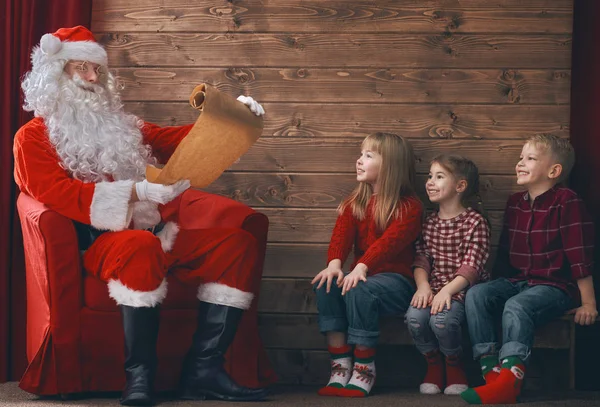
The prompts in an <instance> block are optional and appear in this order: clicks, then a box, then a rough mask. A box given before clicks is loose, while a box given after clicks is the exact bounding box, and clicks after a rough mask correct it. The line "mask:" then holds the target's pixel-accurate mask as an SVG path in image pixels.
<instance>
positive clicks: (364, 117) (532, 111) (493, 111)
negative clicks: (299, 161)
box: [125, 88, 569, 140]
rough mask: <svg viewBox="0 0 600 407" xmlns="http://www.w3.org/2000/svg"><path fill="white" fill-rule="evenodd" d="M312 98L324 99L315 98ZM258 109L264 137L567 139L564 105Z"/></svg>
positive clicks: (170, 108) (174, 112)
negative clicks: (378, 134)
mask: <svg viewBox="0 0 600 407" xmlns="http://www.w3.org/2000/svg"><path fill="white" fill-rule="evenodd" d="M142 89H143V88H142ZM140 90H141V89H140ZM232 93H233V91H232ZM315 97H318V98H319V99H321V98H322V97H323V96H322V95H321V92H319V94H318V95H315ZM311 101H314V98H311ZM262 105H263V107H264V108H265V110H266V112H267V116H266V117H265V129H264V136H263V137H271V136H272V137H315V138H328V137H334V138H354V137H356V138H359V139H361V140H362V139H363V138H364V137H366V136H367V135H368V134H369V133H372V132H375V131H383V132H396V133H399V134H402V135H403V136H404V137H408V138H411V139H412V138H423V139H473V140H489V139H519V140H523V139H525V138H527V137H529V136H530V135H531V134H534V133H553V134H556V135H559V136H563V137H566V136H568V135H569V106H568V105H527V106H523V105H507V106H496V105H494V106H490V105H452V104H426V105H423V104H402V105H400V104H364V103H362V104H359V103H349V104H344V105H343V106H340V105H339V104H336V105H333V104H327V103H320V102H317V103H298V102H290V103H281V102H279V103H277V102H274V103H271V102H267V103H263V104H262ZM125 108H126V109H127V110H128V111H130V112H131V113H133V114H136V115H138V116H140V117H143V118H144V119H145V120H147V121H150V122H153V123H156V124H160V125H164V126H176V125H180V124H187V123H190V122H193V121H194V120H196V118H197V116H198V111H197V110H194V109H192V108H191V107H190V106H189V105H188V104H187V103H186V102H172V103H171V102H126V103H125Z"/></svg>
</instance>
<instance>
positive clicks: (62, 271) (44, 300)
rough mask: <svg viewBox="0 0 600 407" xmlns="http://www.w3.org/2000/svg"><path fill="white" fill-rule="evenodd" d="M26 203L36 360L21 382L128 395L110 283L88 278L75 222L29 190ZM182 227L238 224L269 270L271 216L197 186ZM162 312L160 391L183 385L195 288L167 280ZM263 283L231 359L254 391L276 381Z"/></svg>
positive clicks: (188, 196)
mask: <svg viewBox="0 0 600 407" xmlns="http://www.w3.org/2000/svg"><path fill="white" fill-rule="evenodd" d="M17 208H18V211H19V217H20V220H21V225H22V229H23V240H24V248H25V262H26V278H27V358H28V361H29V366H28V368H27V370H26V372H25V374H24V375H23V377H22V379H21V382H20V384H19V386H20V387H21V388H22V389H23V390H26V391H28V392H31V393H35V394H39V395H53V394H68V393H79V392H91V391H119V390H121V389H122V388H123V386H124V385H125V374H124V371H123V360H124V351H123V327H122V323H121V316H120V313H119V311H118V308H117V305H116V304H115V302H114V301H113V300H112V299H111V298H109V296H108V289H107V286H106V284H104V283H102V282H101V281H100V280H97V279H95V278H93V277H89V276H87V275H86V274H85V273H84V272H83V271H82V269H81V256H80V252H79V247H78V244H77V235H76V233H75V228H74V226H73V223H72V222H71V221H70V220H69V219H67V218H65V217H63V216H61V215H59V214H58V213H56V212H54V211H52V210H50V209H49V208H47V207H46V206H44V205H42V204H41V203H39V202H37V201H36V200H34V199H33V198H31V197H29V196H27V195H25V194H21V195H20V196H19V198H18V200H17ZM178 213H179V218H178V224H179V226H180V228H182V229H186V228H194V229H196V228H210V227H229V228H231V227H238V228H242V229H244V230H246V231H248V232H250V233H252V234H253V235H254V236H255V237H256V239H257V241H258V243H259V250H260V252H259V256H258V258H259V261H258V262H257V265H256V267H257V275H262V267H263V262H264V255H265V248H266V239H267V230H268V219H267V217H266V216H265V215H263V214H261V213H258V212H255V211H254V210H252V209H251V208H249V207H248V206H246V205H243V204H241V203H239V202H236V201H233V200H231V199H228V198H224V197H221V196H218V195H213V194H208V193H205V192H200V191H195V190H188V191H186V192H185V193H184V194H183V196H182V199H181V204H180V206H179V212H178ZM168 282H169V291H168V294H167V297H166V299H165V301H164V302H163V304H162V308H161V324H160V332H159V337H158V349H157V353H158V360H159V362H158V370H157V377H156V385H155V386H156V390H158V391H160V390H171V389H175V388H176V385H177V382H178V380H179V374H180V369H181V365H182V362H183V358H184V355H185V353H186V352H187V350H188V349H189V346H190V344H191V337H192V334H193V332H194V330H195V328H196V309H197V306H198V300H197V299H196V291H197V289H196V288H195V287H188V286H184V285H182V284H181V283H179V282H178V281H177V280H175V279H174V278H172V277H171V278H168ZM259 286H260V281H259V280H258V281H256V286H255V287H253V291H254V293H255V294H256V296H255V298H254V301H253V304H252V307H251V308H250V309H249V310H248V311H246V312H245V313H244V317H243V319H242V321H241V323H240V325H239V328H238V332H237V335H236V338H235V340H234V342H233V344H232V345H231V347H230V349H229V351H228V353H227V356H226V368H227V370H228V372H229V373H230V374H231V375H232V377H233V378H234V380H236V381H237V382H238V383H239V384H241V385H245V386H248V387H259V386H266V385H268V384H271V383H273V382H274V381H275V374H274V372H273V370H272V368H271V366H270V363H269V361H268V358H267V356H266V352H265V351H264V349H263V347H262V344H261V341H260V338H259V336H258V330H257V307H256V305H257V302H258V291H259Z"/></svg>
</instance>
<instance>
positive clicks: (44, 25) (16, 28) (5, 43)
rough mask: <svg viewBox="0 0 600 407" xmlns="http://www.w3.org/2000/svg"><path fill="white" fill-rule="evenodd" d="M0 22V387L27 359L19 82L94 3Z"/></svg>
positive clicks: (40, 5)
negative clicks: (17, 163) (37, 51)
mask: <svg viewBox="0 0 600 407" xmlns="http://www.w3.org/2000/svg"><path fill="white" fill-rule="evenodd" d="M1 7H2V8H1V9H0V23H1V24H2V30H3V35H2V36H1V37H0V38H2V39H1V40H0V61H2V62H1V63H0V69H1V72H0V78H1V79H0V80H1V81H2V82H1V83H2V87H1V88H0V89H1V91H0V98H1V103H0V106H2V109H0V114H1V119H0V262H1V263H0V383H2V382H5V381H8V380H18V379H19V378H20V377H21V375H22V374H23V371H24V370H25V367H26V363H27V361H26V358H25V269H24V261H23V246H22V241H21V231H20V229H19V221H18V218H17V216H16V211H15V198H16V192H17V191H16V186H15V184H14V181H13V157H12V143H13V136H14V134H15V132H16V131H17V130H18V128H19V127H20V126H21V125H23V124H24V123H25V122H27V120H29V119H30V118H31V116H30V115H29V114H28V113H26V112H24V111H23V109H22V105H23V101H22V94H21V91H20V78H21V77H22V76H23V74H24V73H25V72H27V71H28V70H29V69H30V67H31V66H30V61H29V58H30V55H31V50H32V48H33V46H34V45H36V44H37V43H39V41H40V38H41V36H42V35H43V34H45V33H48V32H54V31H56V30H57V29H58V28H61V27H69V26H74V25H84V26H87V27H89V25H90V22H91V15H92V14H91V13H92V1H91V0H3V4H2V6H1Z"/></svg>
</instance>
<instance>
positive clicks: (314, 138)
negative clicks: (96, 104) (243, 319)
mask: <svg viewBox="0 0 600 407" xmlns="http://www.w3.org/2000/svg"><path fill="white" fill-rule="evenodd" d="M572 11H573V1H572V0H493V1H492V0H381V1H367V0H328V1H322V0H277V1H276V0H262V1H258V0H212V1H210V0H197V1H187V0H169V1H166V0H95V1H94V2H93V22H92V29H93V31H94V32H95V34H96V35H97V38H98V40H99V41H100V42H101V43H102V44H103V45H104V46H105V47H106V49H107V51H108V55H109V61H110V64H111V68H113V69H114V70H115V71H116V73H117V75H118V76H119V77H120V79H121V81H122V84H123V89H122V95H123V99H124V101H125V104H126V108H127V109H128V110H129V111H131V112H133V113H135V114H137V115H139V116H140V117H142V118H144V119H145V120H148V121H153V122H156V123H159V124H162V125H177V124H184V123H189V122H191V121H193V120H195V118H196V112H195V111H194V110H193V109H191V108H190V107H189V106H188V104H187V99H188V96H189V93H190V92H191V90H192V89H193V87H194V86H195V85H196V84H198V83H199V82H207V83H211V84H213V85H215V86H217V87H218V88H219V89H220V90H221V91H223V92H227V93H229V94H231V95H233V96H238V95H239V94H249V95H251V96H253V97H254V98H255V99H256V100H258V101H259V102H261V103H262V104H263V106H264V107H265V110H266V112H267V114H266V116H265V131H264V134H263V137H262V138H261V139H260V140H259V141H258V143H257V144H256V145H255V146H254V147H253V148H252V149H251V150H250V151H249V153H248V154H247V155H245V156H244V157H243V158H242V159H241V161H240V162H239V163H238V164H235V165H234V166H233V167H232V168H231V170H230V171H228V172H226V173H225V174H223V176H222V177H220V178H219V180H217V181H216V182H215V183H214V185H212V186H211V187H210V188H209V190H210V191H212V192H215V193H219V194H223V195H226V196H229V197H232V198H234V199H236V200H239V201H241V202H244V203H246V204H248V205H250V206H252V207H254V208H256V209H257V210H259V211H261V212H264V213H265V214H267V215H268V216H269V219H270V222H271V226H270V232H269V244H268V250H267V259H266V264H265V270H264V275H265V277H264V282H263V286H262V293H261V300H260V310H261V317H260V323H261V332H262V334H263V336H264V339H265V343H266V344H267V346H268V348H269V352H270V354H271V356H272V359H273V362H274V364H275V365H276V368H277V370H278V372H279V373H280V375H281V377H282V379H283V380H284V381H286V382H294V383H315V382H322V381H323V380H324V376H323V371H325V375H326V371H327V369H328V362H327V359H326V355H325V353H324V352H323V349H324V341H323V340H322V338H320V337H318V335H317V336H315V335H314V332H316V329H317V328H316V322H315V321H316V320H315V310H316V308H315V300H314V296H313V295H312V292H311V290H310V285H309V279H310V278H311V277H312V276H314V274H315V273H316V272H318V271H319V270H320V269H321V268H322V267H323V266H324V262H325V252H326V248H327V242H328V239H329V236H330V233H331V229H332V226H333V223H334V221H335V208H336V206H337V205H338V204H339V202H340V200H341V199H342V198H343V197H344V196H346V195H347V194H348V193H349V192H350V191H351V190H352V188H353V187H354V186H355V175H354V162H355V159H356V157H357V154H358V150H359V148H358V147H359V145H360V142H361V140H362V139H363V138H364V137H365V136H366V135H368V134H369V133H371V132H375V131H389V132H395V133H399V134H402V135H404V136H406V137H408V138H410V140H411V142H412V143H413V144H414V146H415V150H416V153H417V157H418V172H419V185H420V192H421V197H422V198H423V199H424V200H425V201H426V197H425V196H424V191H423V187H422V185H423V182H424V179H425V174H426V172H427V171H428V165H429V164H428V163H429V160H430V159H431V158H432V157H433V156H434V155H435V154H438V153H440V152H442V151H452V152H458V153H462V154H465V155H468V156H470V157H471V158H472V159H473V160H474V161H475V162H476V163H477V164H478V165H479V167H480V171H481V173H482V183H481V184H482V188H483V191H482V195H483V198H484V201H485V204H486V206H487V209H488V211H489V215H490V218H491V220H492V224H493V226H494V232H495V233H494V241H496V240H497V237H498V225H499V222H500V220H501V217H502V209H503V207H504V202H505V200H506V198H507V196H508V195H509V194H510V193H512V192H514V191H517V190H518V188H517V186H516V185H515V182H514V175H513V168H514V164H515V162H516V160H517V158H518V154H519V152H520V149H521V146H522V143H523V140H524V139H525V138H526V137H528V136H529V135H531V134H534V133H554V134H557V135H560V136H565V137H568V134H569V90H570V82H571V81H570V72H571V71H570V58H571V39H572V35H571V33H572ZM389 352H391V353H390V355H393V354H394V352H398V350H397V349H394V350H390V351H389ZM411 352H412V351H406V352H404V354H403V355H404V356H401V357H402V358H404V359H406V363H407V366H408V364H409V363H413V362H414V361H417V360H420V359H418V355H416V354H415V353H414V352H412V353H411ZM399 357H400V356H399ZM415 363H416V362H415ZM400 370H402V369H400ZM397 373H398V374H402V372H397ZM396 379H397V377H396V378H395V379H394V381H395V383H398V382H399V381H398V380H396ZM406 380H407V381H406V383H408V384H415V378H414V374H413V377H412V379H411V378H406ZM416 383H418V381H417V382H416Z"/></svg>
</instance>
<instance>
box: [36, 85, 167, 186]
mask: <svg viewBox="0 0 600 407" xmlns="http://www.w3.org/2000/svg"><path fill="white" fill-rule="evenodd" d="M57 102H58V103H56V105H55V109H53V111H52V113H51V114H50V115H48V116H46V117H44V120H45V123H46V126H47V127H48V132H49V137H50V141H51V142H52V144H53V145H54V146H55V147H56V151H57V153H58V156H59V158H60V159H61V165H62V166H63V167H64V168H65V169H66V170H67V171H69V172H70V173H71V174H72V176H73V177H74V178H76V179H79V180H81V181H84V182H100V181H110V180H134V181H139V180H142V179H143V178H144V173H145V168H146V164H147V163H152V164H153V163H155V160H154V159H153V158H152V157H151V150H150V147H149V146H145V145H143V144H142V134H141V132H140V126H141V124H142V121H141V120H139V119H138V118H137V117H135V116H133V115H128V114H126V113H125V112H124V110H123V108H122V105H121V104H120V102H119V98H118V95H113V94H111V93H110V91H109V90H108V89H107V88H105V87H103V86H99V85H94V84H89V83H86V82H84V81H83V80H82V79H81V78H80V77H79V76H77V75H75V76H74V77H73V78H72V79H71V78H69V77H68V76H67V75H66V74H63V76H62V77H61V80H60V85H59V95H58V98H57Z"/></svg>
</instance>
